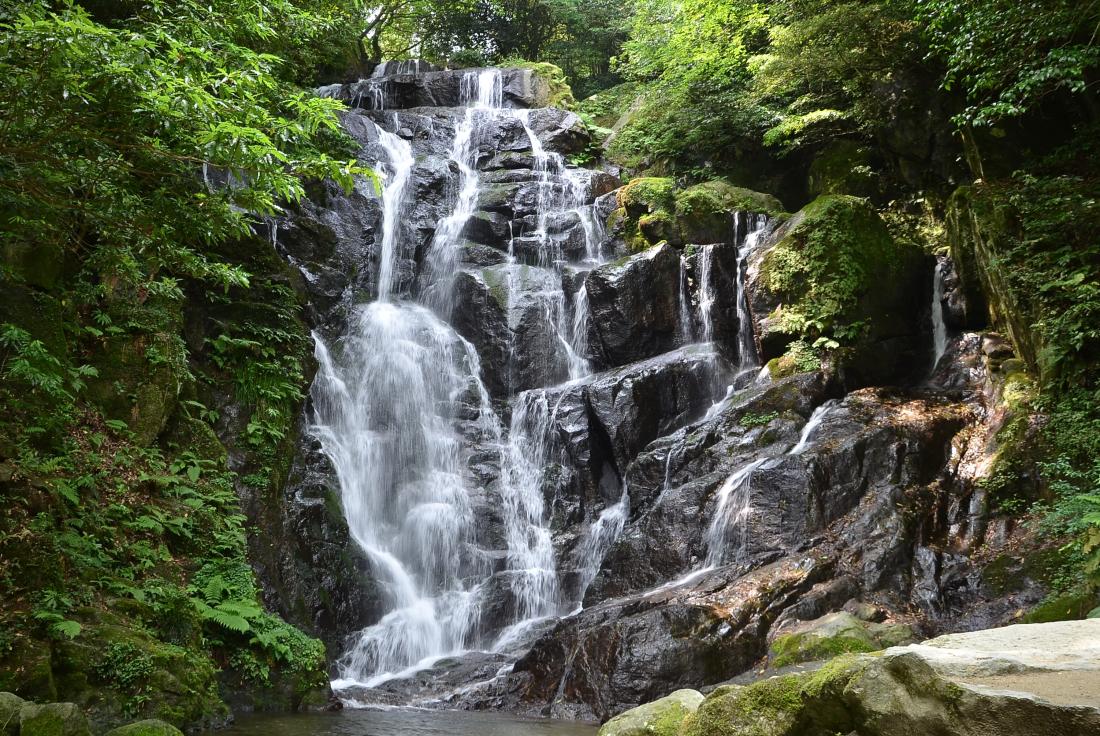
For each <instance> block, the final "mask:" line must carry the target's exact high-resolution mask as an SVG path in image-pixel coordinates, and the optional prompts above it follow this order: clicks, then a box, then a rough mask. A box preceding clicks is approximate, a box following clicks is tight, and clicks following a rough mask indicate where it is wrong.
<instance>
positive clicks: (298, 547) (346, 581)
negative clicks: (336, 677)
mask: <svg viewBox="0 0 1100 736" xmlns="http://www.w3.org/2000/svg"><path fill="white" fill-rule="evenodd" d="M305 430H306V428H303V434H302V437H303V439H302V441H301V442H302V445H301V448H300V450H299V453H298V456H297V457H296V458H295V460H294V463H293V465H292V466H291V469H290V475H289V478H288V480H287V484H286V487H285V489H284V491H283V496H282V498H281V499H279V501H280V502H279V503H278V504H277V505H273V504H270V502H268V503H261V502H259V500H253V504H252V505H253V506H254V508H253V509H252V511H251V513H250V518H254V519H256V520H257V521H256V523H257V524H258V525H259V526H260V527H261V528H264V529H266V530H267V531H268V533H267V534H265V535H263V537H262V538H259V539H257V540H256V541H255V543H254V544H257V545H264V546H267V549H263V550H260V551H259V552H258V553H254V554H253V560H254V561H257V562H259V566H258V569H257V573H258V577H259V579H260V581H261V583H262V584H263V588H264V597H265V600H269V601H271V602H272V603H273V605H274V606H275V608H276V610H278V611H279V612H280V613H281V614H283V616H284V617H286V618H287V619H288V620H293V621H296V622H298V623H299V624H300V625H302V626H303V627H304V628H306V629H307V630H309V631H311V632H314V633H315V635H316V636H317V637H319V638H320V639H321V640H322V641H323V642H324V643H325V647H326V649H327V651H328V654H329V657H330V658H332V659H335V658H336V657H338V656H339V655H340V654H342V653H343V652H344V650H345V648H346V646H347V637H348V636H349V635H350V634H352V633H353V632H355V631H358V630H359V629H361V628H362V627H363V626H365V625H366V624H367V623H368V622H370V621H371V620H374V619H376V618H377V617H379V616H380V615H381V614H382V612H383V601H384V599H383V595H382V591H380V590H378V588H377V587H376V585H375V583H374V580H373V578H372V576H371V567H370V562H369V561H368V560H367V558H366V556H365V555H364V554H363V553H362V551H361V550H360V549H359V547H358V545H356V544H355V542H354V541H352V540H351V539H350V536H349V532H348V526H347V522H346V521H345V520H344V516H343V511H342V509H341V506H340V489H339V487H338V486H337V485H336V482H335V473H334V471H333V469H332V466H331V463H330V462H329V460H328V458H327V457H326V456H325V455H324V453H323V452H322V451H321V447H320V443H319V442H317V440H316V439H314V438H312V437H310V435H309V434H308V431H305Z"/></svg>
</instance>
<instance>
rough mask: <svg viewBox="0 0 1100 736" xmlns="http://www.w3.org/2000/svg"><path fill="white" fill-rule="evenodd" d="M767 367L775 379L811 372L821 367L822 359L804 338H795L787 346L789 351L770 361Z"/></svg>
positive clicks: (769, 373)
mask: <svg viewBox="0 0 1100 736" xmlns="http://www.w3.org/2000/svg"><path fill="white" fill-rule="evenodd" d="M766 368H767V369H768V375H769V376H771V378H772V380H773V381H778V380H779V379H781V378H787V377H789V376H793V375H795V374H797V373H809V372H812V371H816V370H819V369H820V368H821V359H820V358H818V356H817V353H816V352H814V350H813V349H811V348H810V346H809V345H807V344H806V342H805V341H803V340H795V341H794V342H792V343H791V344H790V345H788V346H787V352H785V353H784V354H783V355H781V356H779V357H778V358H772V359H771V360H769V361H768V363H767V366H766Z"/></svg>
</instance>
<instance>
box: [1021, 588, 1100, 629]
mask: <svg viewBox="0 0 1100 736" xmlns="http://www.w3.org/2000/svg"><path fill="white" fill-rule="evenodd" d="M1097 598H1098V596H1097V593H1096V591H1095V590H1076V591H1071V592H1068V593H1060V594H1057V595H1052V596H1050V597H1048V598H1047V599H1046V600H1044V601H1043V602H1042V603H1040V604H1039V605H1037V606H1035V607H1034V608H1032V609H1031V610H1030V611H1028V612H1027V613H1026V614H1025V615H1024V617H1023V618H1022V619H1020V622H1021V623H1025V624H1045V623H1050V622H1052V621H1076V620H1078V619H1083V618H1085V617H1087V616H1088V614H1089V611H1091V610H1092V609H1093V608H1095V607H1096V604H1097Z"/></svg>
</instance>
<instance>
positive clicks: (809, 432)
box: [787, 399, 837, 455]
mask: <svg viewBox="0 0 1100 736" xmlns="http://www.w3.org/2000/svg"><path fill="white" fill-rule="evenodd" d="M836 405H837V402H836V400H835V399H830V400H829V401H826V402H825V403H824V404H822V405H821V406H819V407H817V408H816V409H814V410H813V413H811V414H810V418H809V419H808V420H807V421H806V425H805V426H804V427H802V432H801V434H799V436H798V443H797V444H796V445H795V446H794V447H792V448H791V449H790V452H788V453H787V454H789V455H801V454H802V453H803V452H805V451H806V448H807V447H809V446H810V439H811V438H812V437H813V433H814V430H816V429H817V428H818V427H820V426H821V423H822V422H823V421H825V415H827V414H828V413H829V412H830V411H832V410H833V409H834V408H835V407H836Z"/></svg>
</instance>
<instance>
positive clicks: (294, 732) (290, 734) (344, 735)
mask: <svg viewBox="0 0 1100 736" xmlns="http://www.w3.org/2000/svg"><path fill="white" fill-rule="evenodd" d="M596 730H597V728H596V726H595V725H593V724H589V723H575V722H571V721H551V720H538V719H524V718H517V717H515V716H510V715H506V714H502V713H469V712H466V711H449V710H415V709H411V708H391V709H386V710H367V709H354V710H353V709H347V710H344V711H341V712H338V713H301V714H297V715H277V716H244V717H241V718H238V719H237V722H236V723H235V724H234V725H233V726H232V727H231V728H228V729H226V730H225V731H224V732H223V733H224V734H225V736H595V734H596Z"/></svg>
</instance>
